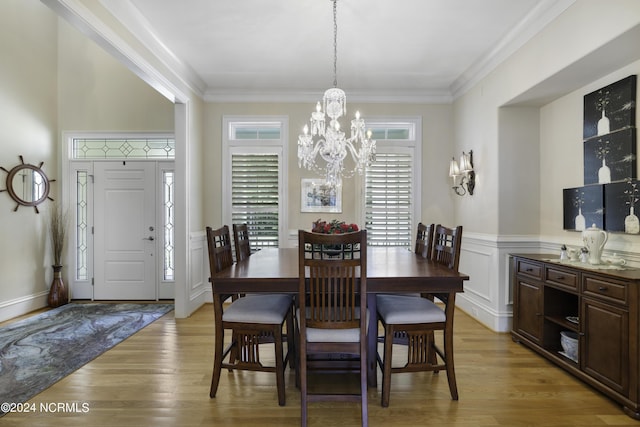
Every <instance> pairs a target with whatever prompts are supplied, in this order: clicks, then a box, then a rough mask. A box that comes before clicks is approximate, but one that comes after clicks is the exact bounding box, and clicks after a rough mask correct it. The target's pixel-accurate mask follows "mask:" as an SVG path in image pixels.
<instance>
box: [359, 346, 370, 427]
mask: <svg viewBox="0 0 640 427" xmlns="http://www.w3.org/2000/svg"><path fill="white" fill-rule="evenodd" d="M367 364H368V363H367V342H366V341H365V343H364V344H361V347H360V397H361V399H360V405H361V407H362V415H361V416H362V427H367V426H368V425H369V404H368V399H367V397H368V396H367V393H368V388H369V379H368V375H367V374H368V369H367Z"/></svg>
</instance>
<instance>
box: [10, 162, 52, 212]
mask: <svg viewBox="0 0 640 427" xmlns="http://www.w3.org/2000/svg"><path fill="white" fill-rule="evenodd" d="M42 165H44V162H40V164H39V165H38V166H36V165H32V164H30V163H25V162H24V159H23V157H22V156H20V164H19V165H17V166H14V167H13V168H12V169H11V170H7V169H5V168H3V167H2V166H0V170H3V171H5V172H7V174H8V175H7V180H6V186H7V188H6V189H4V190H0V192H3V191H6V192H8V193H9V196H11V198H12V199H13V200H14V201H15V202H16V203H17V205H16V207H15V208H14V209H13V211H14V212H15V211H17V210H18V208H19V207H20V206H33V208H34V209H35V211H36V213H40V211H39V210H38V205H39V204H40V203H42V202H44V201H46V200H47V199H49V200H51V201H53V199H52V198H51V197H49V189H50V184H51V183H52V182H54V181H55V179H49V178H47V175H46V174H45V173H44V172H43V171H42Z"/></svg>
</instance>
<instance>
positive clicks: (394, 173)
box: [365, 152, 413, 248]
mask: <svg viewBox="0 0 640 427" xmlns="http://www.w3.org/2000/svg"><path fill="white" fill-rule="evenodd" d="M412 161H413V158H412V156H411V155H410V154H409V153H398V152H394V153H384V152H383V153H381V152H378V153H376V161H375V162H374V163H373V164H372V166H371V167H370V168H368V169H367V173H366V178H365V180H366V194H365V197H366V204H365V222H366V227H367V237H368V240H369V242H368V243H369V244H370V245H372V246H406V247H407V248H410V246H411V236H412V231H411V230H412V219H411V217H412V212H413V204H412V192H413V182H412V174H413V171H412V169H413V164H412Z"/></svg>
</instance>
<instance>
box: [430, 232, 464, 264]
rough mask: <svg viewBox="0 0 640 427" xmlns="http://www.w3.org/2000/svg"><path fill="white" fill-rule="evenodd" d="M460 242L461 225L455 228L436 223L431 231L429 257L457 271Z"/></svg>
mask: <svg viewBox="0 0 640 427" xmlns="http://www.w3.org/2000/svg"><path fill="white" fill-rule="evenodd" d="M461 244H462V226H461V225H459V226H457V227H455V228H449V227H445V226H444V225H441V224H438V225H436V227H435V229H434V232H433V248H432V250H431V259H432V260H434V261H436V262H438V263H440V264H442V265H445V266H447V267H448V268H450V269H451V270H453V271H458V265H459V264H460V246H461Z"/></svg>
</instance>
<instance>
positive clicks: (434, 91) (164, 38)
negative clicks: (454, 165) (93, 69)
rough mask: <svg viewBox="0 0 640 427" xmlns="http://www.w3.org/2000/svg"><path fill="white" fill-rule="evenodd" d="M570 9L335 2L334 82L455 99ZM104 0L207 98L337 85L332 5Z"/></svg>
mask: <svg viewBox="0 0 640 427" xmlns="http://www.w3.org/2000/svg"><path fill="white" fill-rule="evenodd" d="M572 2H573V0H562V1H559V0H338V1H337V21H338V42H337V82H338V86H339V87H341V88H342V89H344V90H345V91H346V92H347V94H348V96H349V97H350V98H351V99H352V100H353V99H354V98H356V99H359V100H368V101H386V102H391V101H405V102H406V101H416V102H425V101H428V102H438V101H441V102H449V101H451V99H454V98H455V97H456V95H458V94H460V93H463V91H464V90H465V88H466V87H468V85H470V84H471V83H473V82H474V81H477V80H478V79H479V78H481V77H482V76H483V75H484V74H486V73H487V72H488V71H490V69H491V68H493V67H494V66H495V65H497V64H498V63H499V62H500V61H501V60H503V59H504V58H505V57H506V56H507V55H508V54H510V53H511V52H513V51H514V50H516V49H517V48H518V47H520V46H521V45H522V44H523V43H524V42H526V41H527V40H528V39H529V38H531V37H532V36H533V35H535V34H536V33H537V32H538V31H539V30H540V29H542V27H543V26H544V25H546V24H547V23H548V22H549V21H550V20H552V19H554V18H555V17H556V16H557V15H558V14H560V13H561V12H562V11H563V10H564V9H565V8H566V7H567V6H568V5H569V4H570V3H572ZM101 3H102V4H103V5H104V6H105V7H106V8H107V9H108V10H109V11H110V12H111V13H112V14H114V15H115V16H116V17H117V18H118V19H119V20H120V21H122V22H123V23H124V24H125V25H127V27H128V28H129V29H130V30H131V31H133V32H134V34H135V35H136V36H137V37H138V38H139V39H140V40H141V41H142V42H143V43H144V44H145V45H146V46H147V47H149V48H150V49H152V50H153V51H155V52H156V53H157V54H158V55H159V56H160V57H161V58H162V59H163V61H164V62H165V64H166V65H168V66H169V67H170V68H171V69H173V70H174V71H175V72H176V74H178V75H180V76H181V78H182V79H183V81H185V82H186V83H187V84H188V85H189V86H190V87H191V88H192V89H194V90H195V91H196V92H198V93H200V94H202V96H203V97H204V98H205V99H206V100H210V101H216V100H218V101H231V100H236V101H242V100H246V101H259V100H270V101H285V100H308V99H314V100H315V99H316V98H318V97H319V96H320V94H321V93H322V92H323V91H324V90H325V89H327V88H329V87H331V86H332V85H333V59H334V58H333V12H332V11H333V5H332V2H331V1H330V0H233V1H223V0H187V1H175V0H129V1H126V2H125V1H122V0H101Z"/></svg>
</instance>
